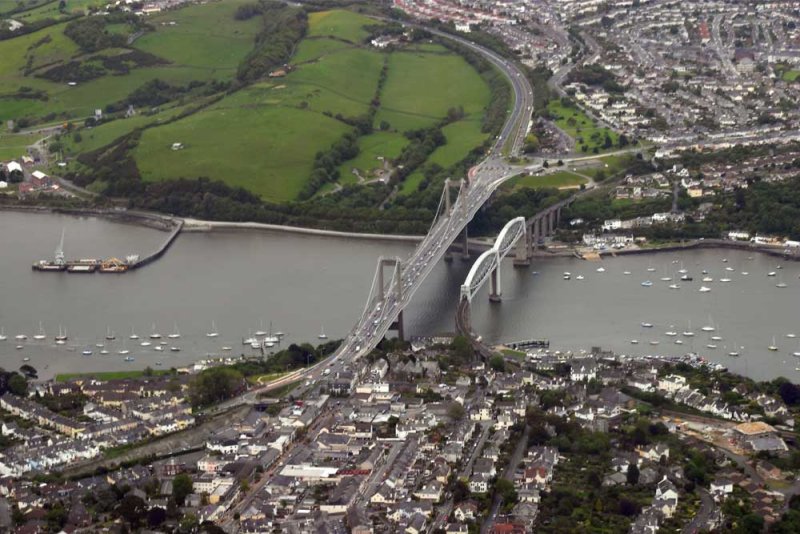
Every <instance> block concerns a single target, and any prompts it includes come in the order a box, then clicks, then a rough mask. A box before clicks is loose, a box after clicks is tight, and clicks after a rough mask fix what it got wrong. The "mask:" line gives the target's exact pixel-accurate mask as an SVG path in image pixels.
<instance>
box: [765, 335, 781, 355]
mask: <svg viewBox="0 0 800 534" xmlns="http://www.w3.org/2000/svg"><path fill="white" fill-rule="evenodd" d="M767 350H769V351H770V352H777V351H778V346H777V345H776V344H775V336H772V344H771V345H768V346H767Z"/></svg>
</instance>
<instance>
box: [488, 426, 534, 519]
mask: <svg viewBox="0 0 800 534" xmlns="http://www.w3.org/2000/svg"><path fill="white" fill-rule="evenodd" d="M530 430H531V429H530V427H529V426H528V425H525V432H523V433H522V437H521V438H520V440H519V442H518V443H517V446H516V448H515V449H514V454H512V455H511V459H510V460H509V461H508V465H507V466H506V470H505V471H504V472H503V477H502V478H504V479H506V480H510V481H511V482H513V481H514V472H515V471H516V470H517V466H518V465H519V463H520V461H522V455H523V454H525V451H526V450H528V434H529V433H530ZM502 504H503V500H502V499H501V498H500V495H499V494H497V495H495V496H494V502H492V509H491V510H490V511H489V515H488V516H487V517H486V521H484V522H483V526H482V527H481V534H488V532H489V530H490V529H491V528H492V525H494V518H495V517H496V516H497V512H498V511H499V510H500V506H501V505H502Z"/></svg>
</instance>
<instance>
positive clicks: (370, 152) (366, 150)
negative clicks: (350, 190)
mask: <svg viewBox="0 0 800 534" xmlns="http://www.w3.org/2000/svg"><path fill="white" fill-rule="evenodd" d="M406 144H408V139H406V138H405V137H403V136H402V135H401V134H398V133H392V132H375V133H372V134H369V135H365V136H364V137H362V138H361V139H359V142H358V147H359V148H360V149H361V152H360V153H359V154H358V156H356V157H355V158H353V159H351V160H350V161H346V162H344V163H342V164H341V165H340V166H339V173H340V174H341V175H342V177H341V179H340V180H339V181H340V182H342V183H355V182H357V181H358V179H357V178H356V176H355V175H354V174H353V169H357V170H358V171H359V174H360V175H361V176H362V177H363V178H365V179H370V178H374V176H371V175H370V173H371V172H372V171H374V170H375V169H380V168H382V167H383V161H382V160H379V159H378V158H379V157H380V158H387V159H391V158H396V157H397V156H399V155H400V151H401V150H403V147H404V146H405V145H406Z"/></svg>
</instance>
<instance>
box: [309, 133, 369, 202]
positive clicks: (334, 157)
mask: <svg viewBox="0 0 800 534" xmlns="http://www.w3.org/2000/svg"><path fill="white" fill-rule="evenodd" d="M358 152H359V148H358V131H357V130H355V131H352V132H347V133H345V134H344V135H343V136H342V137H341V138H340V139H339V140H338V141H336V142H335V143H334V144H333V145H332V146H331V148H329V149H328V150H327V151H325V152H317V153H316V155H315V156H314V167H313V170H312V171H311V176H310V177H309V179H308V181H306V184H305V185H304V186H303V189H302V190H301V191H300V193H299V194H298V196H297V197H298V198H299V199H300V200H308V199H309V198H311V197H313V196H314V194H315V193H316V192H317V191H319V189H320V188H321V187H322V186H323V185H325V184H326V183H329V182H335V181H336V180H338V179H339V165H341V164H342V163H344V162H345V161H347V160H349V159H353V158H354V157H356V156H358Z"/></svg>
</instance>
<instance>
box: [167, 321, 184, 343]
mask: <svg viewBox="0 0 800 534" xmlns="http://www.w3.org/2000/svg"><path fill="white" fill-rule="evenodd" d="M167 337H168V338H170V339H178V338H179V337H181V332H180V330H178V323H175V330H174V331H173V332H172V333H171V334H169V335H168V336H167Z"/></svg>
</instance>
